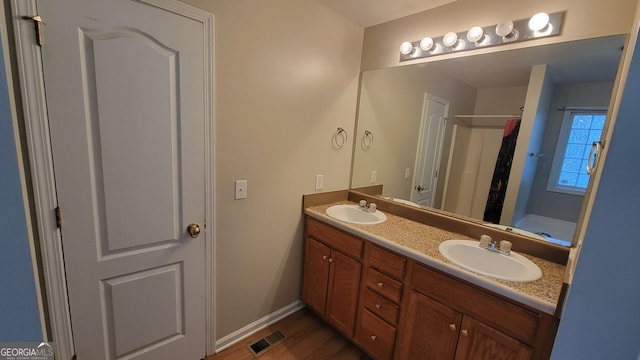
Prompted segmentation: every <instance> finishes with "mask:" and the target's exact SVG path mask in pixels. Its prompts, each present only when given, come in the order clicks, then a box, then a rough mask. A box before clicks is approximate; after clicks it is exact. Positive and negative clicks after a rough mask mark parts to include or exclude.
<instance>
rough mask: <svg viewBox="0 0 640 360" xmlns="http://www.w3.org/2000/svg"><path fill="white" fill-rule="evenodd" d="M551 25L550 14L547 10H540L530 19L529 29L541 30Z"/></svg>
mask: <svg viewBox="0 0 640 360" xmlns="http://www.w3.org/2000/svg"><path fill="white" fill-rule="evenodd" d="M547 25H549V14H547V13H545V12H539V13H537V14H535V15H533V16H532V17H531V19H530V20H529V29H531V30H533V31H540V30H542V29H544V28H546V27H547Z"/></svg>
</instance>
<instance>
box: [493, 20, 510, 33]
mask: <svg viewBox="0 0 640 360" xmlns="http://www.w3.org/2000/svg"><path fill="white" fill-rule="evenodd" d="M512 33H513V21H511V20H507V21H503V22H501V23H500V24H498V25H496V35H498V36H505V37H508V36H509V35H510V34H511V35H512Z"/></svg>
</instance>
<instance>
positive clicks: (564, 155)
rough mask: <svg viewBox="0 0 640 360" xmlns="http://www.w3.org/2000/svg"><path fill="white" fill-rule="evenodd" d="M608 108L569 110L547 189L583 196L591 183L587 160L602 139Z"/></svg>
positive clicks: (563, 123) (566, 111) (564, 119)
mask: <svg viewBox="0 0 640 360" xmlns="http://www.w3.org/2000/svg"><path fill="white" fill-rule="evenodd" d="M606 114H607V111H606V110H605V109H598V110H565V116H564V118H563V122H562V128H561V130H560V135H559V136H558V144H557V145H556V155H555V157H554V159H553V164H552V167H551V176H550V177H549V184H548V185H547V190H549V191H556V192H563V193H567V194H575V195H582V194H584V192H585V191H586V190H587V185H588V184H589V174H587V170H586V168H587V161H588V158H589V152H590V151H591V145H592V144H593V142H594V141H599V140H600V137H601V136H602V129H603V128H604V122H605V119H606Z"/></svg>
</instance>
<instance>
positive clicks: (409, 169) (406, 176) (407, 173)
mask: <svg viewBox="0 0 640 360" xmlns="http://www.w3.org/2000/svg"><path fill="white" fill-rule="evenodd" d="M409 176H411V168H406V169H404V178H405V179H408V178H409Z"/></svg>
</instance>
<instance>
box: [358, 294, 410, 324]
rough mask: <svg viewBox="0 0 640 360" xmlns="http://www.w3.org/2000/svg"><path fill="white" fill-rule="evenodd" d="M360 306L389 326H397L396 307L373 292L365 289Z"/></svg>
mask: <svg viewBox="0 0 640 360" xmlns="http://www.w3.org/2000/svg"><path fill="white" fill-rule="evenodd" d="M361 301H362V306H363V307H364V308H365V309H367V310H369V311H371V312H372V313H374V314H376V315H377V316H379V317H380V318H382V319H383V320H386V321H387V322H388V323H390V324H391V325H394V326H396V325H398V312H399V309H400V308H399V307H398V305H396V304H394V303H393V302H392V301H390V300H388V299H386V298H385V297H384V296H381V295H379V294H377V293H376V292H374V291H373V290H371V289H365V290H364V294H363V295H362V300H361Z"/></svg>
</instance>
